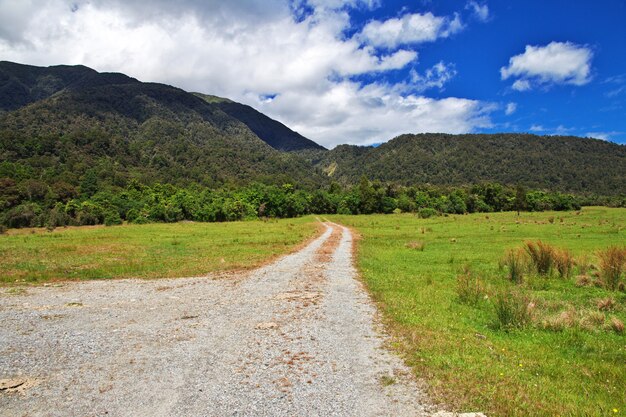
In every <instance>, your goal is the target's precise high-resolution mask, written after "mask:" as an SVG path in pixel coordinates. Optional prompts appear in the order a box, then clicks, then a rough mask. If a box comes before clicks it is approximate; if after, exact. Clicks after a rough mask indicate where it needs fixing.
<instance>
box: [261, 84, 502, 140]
mask: <svg viewBox="0 0 626 417" xmlns="http://www.w3.org/2000/svg"><path fill="white" fill-rule="evenodd" d="M271 105H272V108H271V109H270V108H264V107H261V109H262V110H264V111H267V112H268V113H271V112H273V111H276V112H278V113H280V114H283V115H285V116H286V118H287V119H288V120H289V121H290V123H291V124H290V127H292V128H295V130H297V131H298V132H300V133H302V134H304V135H305V136H307V137H310V138H312V139H314V140H316V141H318V142H319V143H321V144H322V145H326V146H332V145H333V144H337V143H352V144H372V143H378V142H381V141H386V140H388V139H391V138H392V137H395V136H397V135H400V134H402V133H406V132H412V133H423V132H448V133H463V132H471V131H474V130H475V129H476V128H478V127H490V126H491V122H490V119H489V114H490V113H491V112H492V111H493V110H494V105H492V104H485V103H482V102H479V101H476V100H468V99H463V98H445V99H440V100H437V99H433V98H428V97H425V96H421V95H413V94H410V95H403V94H402V93H401V91H396V89H393V88H392V89H390V88H389V87H388V86H386V85H383V84H377V83H375V84H368V85H366V86H360V85H359V84H357V83H355V82H350V81H344V82H341V83H338V84H334V85H333V86H332V87H331V88H329V89H328V90H327V91H326V92H325V93H324V94H322V95H313V94H311V95H305V96H303V95H301V94H293V93H287V94H283V95H280V96H278V97H276V98H275V99H274V100H273V101H272V103H271ZM364 132H366V133H365V134H364Z"/></svg>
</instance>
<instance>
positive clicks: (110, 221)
mask: <svg viewBox="0 0 626 417" xmlns="http://www.w3.org/2000/svg"><path fill="white" fill-rule="evenodd" d="M104 224H105V226H113V225H116V224H122V218H121V217H120V214H119V213H118V212H117V210H113V209H109V210H107V211H105V212H104Z"/></svg>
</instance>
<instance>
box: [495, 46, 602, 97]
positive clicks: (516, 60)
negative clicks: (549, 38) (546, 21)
mask: <svg viewBox="0 0 626 417" xmlns="http://www.w3.org/2000/svg"><path fill="white" fill-rule="evenodd" d="M592 58H593V52H592V51H591V49H590V48H588V47H586V46H582V45H576V44H574V43H571V42H551V43H549V44H548V45H546V46H532V45H526V49H525V51H524V53H523V54H519V55H515V56H513V57H511V59H510V60H509V65H508V66H506V67H502V68H500V76H501V78H502V79H503V80H506V79H509V78H515V79H516V80H515V82H514V83H513V85H512V88H513V89H514V90H517V91H526V90H529V89H531V88H533V87H537V86H549V85H553V84H571V85H577V86H580V85H584V84H587V83H588V82H589V81H591V60H592Z"/></svg>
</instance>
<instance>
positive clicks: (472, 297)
mask: <svg viewBox="0 0 626 417" xmlns="http://www.w3.org/2000/svg"><path fill="white" fill-rule="evenodd" d="M456 294H457V296H458V297H459V301H460V302H461V303H463V304H469V305H476V304H478V303H479V302H480V300H481V299H482V298H484V294H485V290H484V287H483V284H482V281H481V280H480V278H479V277H476V276H473V274H472V272H471V270H470V269H469V267H467V266H465V267H464V268H463V273H461V274H459V275H457V277H456Z"/></svg>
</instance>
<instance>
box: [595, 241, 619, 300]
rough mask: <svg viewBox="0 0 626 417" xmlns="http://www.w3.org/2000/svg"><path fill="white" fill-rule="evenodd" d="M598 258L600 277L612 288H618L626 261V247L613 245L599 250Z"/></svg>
mask: <svg viewBox="0 0 626 417" xmlns="http://www.w3.org/2000/svg"><path fill="white" fill-rule="evenodd" d="M598 258H599V259H600V265H599V270H600V277H601V278H602V281H603V282H604V285H605V286H606V287H607V288H609V289H611V290H617V289H618V286H619V284H620V279H621V276H622V272H623V271H624V264H625V263H626V248H624V247H618V246H611V247H609V248H607V249H604V250H600V251H598Z"/></svg>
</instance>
